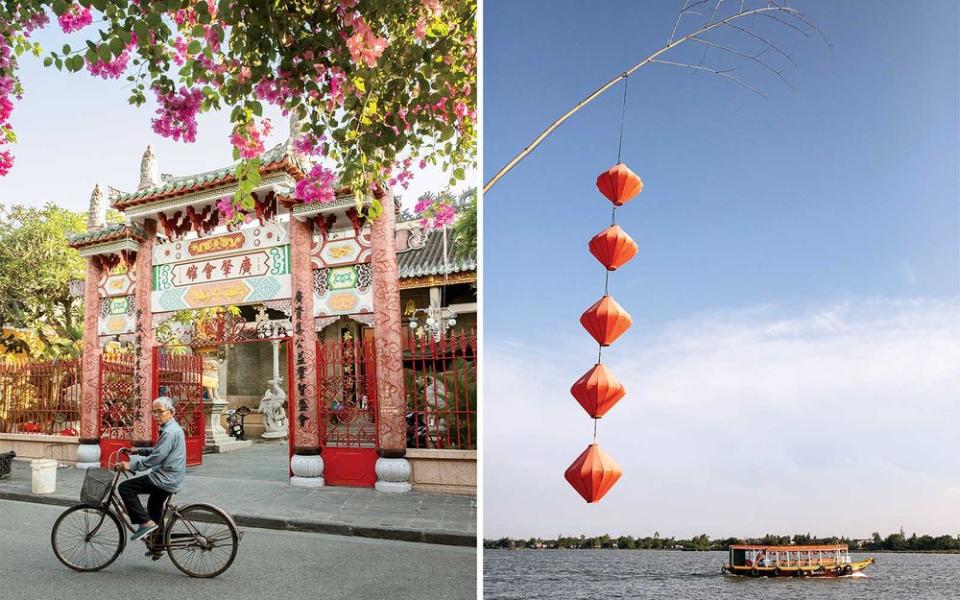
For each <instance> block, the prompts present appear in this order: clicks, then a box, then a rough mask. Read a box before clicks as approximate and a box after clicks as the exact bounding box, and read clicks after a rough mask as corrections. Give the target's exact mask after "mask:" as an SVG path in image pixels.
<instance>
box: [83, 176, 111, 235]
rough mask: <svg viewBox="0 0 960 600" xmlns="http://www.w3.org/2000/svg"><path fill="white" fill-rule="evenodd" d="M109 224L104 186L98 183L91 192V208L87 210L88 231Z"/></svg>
mask: <svg viewBox="0 0 960 600" xmlns="http://www.w3.org/2000/svg"><path fill="white" fill-rule="evenodd" d="M106 224H107V205H106V203H105V202H104V198H103V188H101V187H100V184H99V183H98V184H97V186H96V187H95V188H93V193H91V194H90V210H89V211H88V212H87V231H93V230H95V229H101V228H103V227H104V226H105V225H106Z"/></svg>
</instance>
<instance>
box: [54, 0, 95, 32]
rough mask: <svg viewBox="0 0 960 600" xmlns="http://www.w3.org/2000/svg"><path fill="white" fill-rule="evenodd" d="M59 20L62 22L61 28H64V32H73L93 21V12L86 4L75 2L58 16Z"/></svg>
mask: <svg viewBox="0 0 960 600" xmlns="http://www.w3.org/2000/svg"><path fill="white" fill-rule="evenodd" d="M57 22H58V23H60V29H63V32H64V33H73V32H74V31H80V30H81V29H83V28H84V27H86V26H87V25H89V24H90V23H93V14H91V13H90V9H89V8H87V7H86V6H80V5H79V4H77V3H76V2H75V3H73V4H71V5H70V6H68V7H67V11H66V12H65V13H63V14H62V15H60V16H59V17H58V18H57Z"/></svg>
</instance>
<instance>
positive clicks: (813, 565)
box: [720, 545, 874, 577]
mask: <svg viewBox="0 0 960 600" xmlns="http://www.w3.org/2000/svg"><path fill="white" fill-rule="evenodd" d="M873 562H874V560H873V559H872V558H868V559H867V560H862V561H859V562H852V561H851V560H850V551H849V549H848V547H847V546H843V545H836V546H833V545H831V546H730V562H728V563H726V564H724V565H723V566H722V567H720V570H721V572H722V573H725V574H728V575H742V576H747V577H846V576H849V575H853V574H854V573H858V572H860V571H863V570H864V569H866V568H867V567H869V566H870V565H872V564H873Z"/></svg>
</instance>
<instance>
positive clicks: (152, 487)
mask: <svg viewBox="0 0 960 600" xmlns="http://www.w3.org/2000/svg"><path fill="white" fill-rule="evenodd" d="M173 413H174V408H173V400H171V399H170V398H168V397H166V396H160V397H159V398H157V399H156V400H154V401H153V418H154V419H155V420H156V421H157V423H158V424H159V426H160V437H159V439H158V440H157V445H156V446H154V447H153V448H149V449H145V450H141V451H140V452H139V456H131V457H130V461H129V462H127V461H123V462H121V463H120V468H121V469H123V470H124V471H131V472H137V471H142V470H145V469H149V471H148V472H147V474H146V475H143V476H139V477H133V478H131V479H128V480H126V481H124V482H123V483H121V484H120V486H119V487H118V488H117V491H118V492H119V493H120V497H121V498H123V503H124V504H125V505H126V507H127V514H128V515H130V522H131V523H133V524H134V525H139V526H140V527H139V529H137V530H136V531H135V532H134V534H133V536H131V537H130V539H131V540H132V541H136V540H139V539H143V538H144V537H145V536H147V535H148V534H149V533H151V532H152V531H154V530H156V529H157V528H158V527H159V525H158V524H159V523H161V521H162V519H163V504H164V502H166V500H167V498H169V497H170V495H171V494H174V493H176V492H179V491H180V488H181V487H183V476H184V474H185V473H186V470H187V451H186V444H185V441H184V435H183V429H181V428H180V425H179V424H178V423H177V420H176V419H174V418H173ZM140 494H150V499H149V500H148V501H147V508H148V510H146V511H145V510H143V504H141V503H140Z"/></svg>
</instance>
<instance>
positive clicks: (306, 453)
mask: <svg viewBox="0 0 960 600" xmlns="http://www.w3.org/2000/svg"><path fill="white" fill-rule="evenodd" d="M312 244H313V225H312V224H311V223H310V222H304V221H298V220H297V219H295V218H293V217H291V218H290V279H291V292H292V295H293V303H292V304H293V314H292V317H293V338H292V340H291V343H292V344H293V369H292V373H293V381H292V382H291V383H290V385H289V389H290V391H291V393H290V398H291V407H290V418H291V419H292V423H291V429H292V430H293V439H292V440H291V443H292V444H293V456H292V457H291V458H290V470H291V472H292V473H293V476H292V477H291V478H290V483H291V484H292V485H297V486H303V487H319V486H322V485H323V459H322V458H321V456H320V438H321V432H322V428H323V424H321V423H320V414H319V406H318V405H317V358H316V356H317V354H316V350H317V331H316V328H315V326H314V320H313V266H312V265H311V264H310V247H311V245H312Z"/></svg>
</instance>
